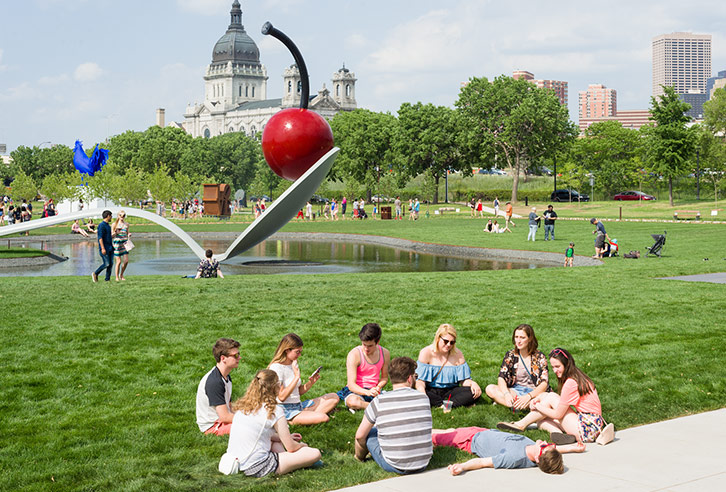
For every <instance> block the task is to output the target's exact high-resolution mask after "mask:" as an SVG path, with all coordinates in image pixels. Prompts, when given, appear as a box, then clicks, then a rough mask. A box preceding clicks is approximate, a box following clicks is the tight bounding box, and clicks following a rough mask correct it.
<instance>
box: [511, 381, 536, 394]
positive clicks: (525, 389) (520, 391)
mask: <svg viewBox="0 0 726 492" xmlns="http://www.w3.org/2000/svg"><path fill="white" fill-rule="evenodd" d="M510 389H513V390H514V392H515V393H517V396H524V395H526V394H527V393H531V392H532V391H534V388H530V387H529V386H522V385H521V384H515V385H514V386H512V387H511V388H510Z"/></svg>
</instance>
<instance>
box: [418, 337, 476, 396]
mask: <svg viewBox="0 0 726 492" xmlns="http://www.w3.org/2000/svg"><path fill="white" fill-rule="evenodd" d="M455 345H456V329H454V327H453V326H451V325H450V324H448V323H445V324H443V325H441V326H439V329H438V330H436V336H434V343H433V344H431V345H427V346H426V347H424V348H422V349H421V352H419V354H418V367H417V369H416V375H417V376H418V381H416V389H417V390H419V391H421V392H422V393H426V395H427V396H428V397H429V401H430V402H431V406H432V407H439V406H442V405H443V403H444V402H445V401H447V400H451V402H452V407H461V406H468V405H473V404H474V402H475V401H476V399H477V398H479V396H480V395H481V388H480V387H479V385H478V384H476V382H475V381H474V380H473V379H471V369H470V368H469V364H467V363H466V359H464V354H462V353H461V350H459V349H458V348H456V346H455Z"/></svg>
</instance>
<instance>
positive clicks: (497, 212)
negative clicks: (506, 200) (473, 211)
mask: <svg viewBox="0 0 726 492" xmlns="http://www.w3.org/2000/svg"><path fill="white" fill-rule="evenodd" d="M497 215H499V198H498V197H494V217H496V216H497Z"/></svg>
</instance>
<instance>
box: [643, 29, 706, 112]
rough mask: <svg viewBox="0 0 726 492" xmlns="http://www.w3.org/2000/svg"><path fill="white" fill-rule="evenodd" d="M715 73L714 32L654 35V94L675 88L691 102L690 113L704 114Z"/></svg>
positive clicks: (685, 99)
mask: <svg viewBox="0 0 726 492" xmlns="http://www.w3.org/2000/svg"><path fill="white" fill-rule="evenodd" d="M710 76H711V35H710V34H692V33H690V32H674V33H671V34H661V35H660V36H656V37H654V38H653V97H658V96H660V95H662V94H663V87H662V86H665V87H669V86H670V87H673V88H674V89H675V91H676V94H678V95H679V96H680V98H681V99H682V100H684V101H686V102H688V103H689V104H691V106H692V107H691V110H690V111H689V112H688V115H689V116H691V117H693V118H698V117H700V116H701V115H702V114H703V103H704V102H706V101H707V100H708V94H707V92H706V84H707V82H708V78H709V77H710Z"/></svg>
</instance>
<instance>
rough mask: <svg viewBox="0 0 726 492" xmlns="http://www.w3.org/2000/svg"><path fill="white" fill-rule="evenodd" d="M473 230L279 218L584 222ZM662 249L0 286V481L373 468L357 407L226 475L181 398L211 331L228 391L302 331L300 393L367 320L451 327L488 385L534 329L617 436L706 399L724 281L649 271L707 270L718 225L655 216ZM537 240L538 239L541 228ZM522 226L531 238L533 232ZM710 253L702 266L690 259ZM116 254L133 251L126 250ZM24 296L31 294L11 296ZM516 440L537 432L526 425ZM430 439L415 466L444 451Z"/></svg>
mask: <svg viewBox="0 0 726 492" xmlns="http://www.w3.org/2000/svg"><path fill="white" fill-rule="evenodd" d="M520 222H521V225H520V227H518V228H517V229H516V230H515V233H514V234H507V235H497V236H494V235H488V234H485V233H482V232H480V229H481V226H482V223H481V221H473V220H470V219H456V218H444V219H436V220H433V219H432V220H429V221H425V220H421V221H419V222H417V223H409V222H403V223H393V222H380V221H378V222H373V221H369V222H363V223H360V222H356V223H353V222H352V221H348V222H339V223H336V224H333V223H322V222H316V223H315V224H306V223H292V224H289V225H288V226H287V227H286V230H301V231H311V230H316V231H328V230H330V231H342V232H362V233H366V234H381V235H388V236H398V237H405V238H409V239H415V240H421V241H428V242H441V243H447V244H468V245H475V246H484V247H502V248H521V249H526V248H532V249H538V250H550V251H557V252H563V251H564V249H565V247H566V244H567V243H568V242H569V241H570V240H573V241H575V243H576V252H577V253H578V254H591V252H592V235H591V230H592V228H591V226H590V225H589V224H587V223H585V222H582V221H580V222H574V221H572V222H567V221H563V222H562V223H561V224H558V226H557V234H558V240H557V241H555V242H547V243H545V242H544V241H537V242H536V243H526V242H525V241H524V238H525V237H526V230H525V229H526V227H525V224H524V222H523V221H520ZM606 225H607V228H608V232H609V233H610V234H611V235H612V236H614V237H618V238H619V239H620V242H621V245H622V248H624V249H640V250H641V252H643V253H645V248H644V246H645V245H647V244H652V240H651V239H650V236H649V234H650V233H653V232H660V231H661V230H662V229H663V228H664V225H663V224H652V223H608V224H606ZM666 228H667V229H668V244H667V246H666V248H667V249H666V256H665V257H663V258H660V259H658V258H641V259H639V260H626V259H621V258H614V259H609V260H606V262H605V265H603V266H600V267H583V268H573V269H564V268H547V269H534V270H510V271H482V272H441V273H425V274H423V273H376V274H346V275H294V276H292V275H291V276H228V277H227V278H225V279H224V280H221V279H220V280H217V281H193V280H186V279H180V278H175V277H159V276H154V277H135V278H134V277H132V278H130V279H129V280H128V281H127V282H124V283H123V284H116V283H115V282H114V283H110V284H106V283H103V282H101V283H99V284H92V283H91V282H90V279H89V278H81V277H56V278H46V277H44V278H2V279H0V302H2V305H3V308H4V309H3V323H2V341H3V343H2V344H1V345H0V360H2V361H3V371H2V373H0V386H1V387H2V399H0V412H1V413H2V416H3V418H2V419H1V420H0V468H1V469H2V474H1V475H0V489H2V490H22V491H26V490H27V491H30V490H88V491H90V490H124V491H126V490H131V491H133V490H144V491H147V490H159V491H161V490H170V489H173V490H202V489H203V490H240V489H241V490H255V491H257V490H262V491H265V490H277V491H288V490H289V491H292V490H296V491H297V490H302V491H306V490H309V491H313V490H329V489H335V488H339V487H343V486H348V485H353V484H356V483H362V482H368V481H372V480H377V479H380V478H384V477H387V476H389V474H387V473H385V472H383V471H382V470H380V469H379V468H378V467H377V466H376V465H375V464H374V463H372V462H370V461H369V462H367V463H365V464H360V463H358V462H356V461H355V459H354V458H353V444H352V441H353V435H354V432H355V429H356V427H357V425H358V423H359V422H360V419H361V418H362V413H361V412H358V413H357V414H355V415H351V414H350V413H348V412H347V411H338V412H337V413H335V414H334V415H333V419H332V421H331V422H330V423H328V424H325V425H320V426H315V427H310V428H297V429H295V430H296V431H300V432H302V433H303V436H304V439H305V440H306V441H307V442H308V443H310V444H311V445H313V446H316V447H319V448H321V449H322V450H323V455H324V458H323V459H324V461H325V463H326V466H325V467H324V468H322V469H319V470H302V471H298V472H295V473H293V474H292V475H289V476H284V477H281V478H277V477H268V478H265V479H260V480H255V479H249V478H245V477H242V476H232V477H225V476H222V475H220V474H219V473H218V472H217V462H218V459H219V457H220V456H221V454H222V453H223V452H224V450H225V448H226V439H223V438H216V437H209V436H203V435H201V434H200V433H199V431H198V429H197V427H196V425H195V416H194V395H195V391H196V386H197V383H198V381H199V379H200V378H201V377H202V375H203V374H204V373H205V372H206V371H207V370H209V369H210V368H211V367H212V365H213V360H212V356H211V345H212V344H213V342H214V340H215V339H216V338H218V337H220V336H231V337H234V338H236V339H238V340H240V341H241V342H242V361H241V363H240V367H239V369H238V370H236V371H235V372H234V373H233V379H234V392H233V396H234V397H237V396H240V395H241V394H242V393H243V391H244V388H245V387H246V384H247V382H248V381H249V379H250V377H251V375H252V374H253V373H254V371H256V370H257V369H259V368H262V367H264V366H266V364H267V363H268V362H269V359H270V357H271V356H272V353H273V352H274V349H275V347H276V345H277V342H278V341H279V339H280V337H281V336H282V335H283V334H285V333H287V332H290V331H294V332H296V333H298V334H300V335H301V336H302V338H303V340H304V341H305V353H304V355H303V358H302V359H301V367H302V368H303V372H311V371H312V370H313V369H314V368H315V367H317V366H318V365H320V364H322V365H323V366H324V369H323V375H322V378H321V380H320V382H319V383H318V384H317V385H316V386H315V387H314V388H313V390H312V391H311V394H312V396H317V395H320V394H321V393H323V392H325V391H335V390H338V389H339V388H340V387H342V386H343V385H344V384H345V368H344V363H345V355H346V353H347V352H348V350H350V348H352V347H353V346H355V345H356V344H357V343H358V338H357V332H358V330H359V329H360V327H361V326H362V325H363V324H364V323H366V322H368V321H376V322H378V323H380V324H381V326H382V327H383V340H382V344H383V345H384V346H385V347H387V348H389V349H390V350H391V353H392V355H393V356H394V357H395V356H398V355H408V356H411V357H416V354H417V352H418V350H419V349H420V348H421V347H422V346H424V345H426V344H428V343H430V342H431V339H432V337H433V333H434V331H435V329H436V327H437V326H438V325H439V324H440V323H442V322H451V323H453V324H454V326H456V327H457V329H458V330H459V339H458V344H457V345H458V346H459V347H460V348H461V349H462V350H463V351H464V354H465V355H466V357H467V360H468V361H469V363H470V365H471V367H472V370H473V374H474V378H475V379H476V380H477V381H478V382H479V383H480V384H481V385H482V386H483V385H484V384H486V383H489V382H494V381H495V378H496V374H497V370H498V366H499V364H500V362H501V358H502V356H503V354H504V352H505V351H506V350H507V349H508V348H509V347H510V345H511V342H510V340H511V333H512V330H513V328H514V327H515V326H516V325H518V324H519V323H523V322H526V323H530V324H532V326H533V327H534V328H535V330H536V333H537V336H538V338H539V341H540V348H541V349H542V350H544V351H545V352H546V351H549V350H550V349H552V348H554V347H555V346H563V347H566V348H568V349H569V350H571V351H572V352H573V354H574V357H575V359H576V361H577V363H578V365H579V366H580V367H582V368H583V369H584V370H585V371H586V372H587V373H588V374H589V375H590V376H591V377H592V378H593V380H594V381H595V382H596V384H597V387H598V392H599V393H600V397H601V400H602V403H603V411H604V415H605V418H606V419H607V420H609V421H612V422H614V423H615V425H616V427H618V428H621V429H622V428H624V427H629V426H634V425H640V424H644V423H648V422H653V421H658V420H663V419H667V418H671V417H676V416H679V415H684V414H688V413H693V412H701V411H705V410H710V409H715V408H719V407H721V406H722V405H723V401H724V398H726V370H724V366H723V362H722V361H723V356H722V355H720V351H721V346H720V344H721V343H723V340H724V336H725V335H726V328H725V327H724V323H723V313H724V311H725V310H726V285H718V284H705V283H691V282H680V281H667V280H658V279H657V277H660V276H670V275H679V274H689V273H707V272H715V271H726V261H724V260H723V259H722V258H723V257H724V256H726V255H725V254H724V249H723V240H724V238H726V234H724V232H725V231H726V229H725V228H724V226H723V225H708V224H702V225H692V224H668V225H667V226H666ZM540 234H541V232H540ZM540 237H541V236H540ZM706 257H708V258H710V259H709V261H703V258H706ZM132 261H133V258H132ZM28 292H34V293H44V294H43V295H28V294H27V293H28ZM433 413H434V424H435V426H436V427H452V426H457V427H458V426H466V425H481V426H487V427H493V426H494V425H495V424H496V422H497V421H499V420H509V419H511V417H512V415H511V411H509V410H508V409H506V408H502V407H500V406H492V405H491V404H489V403H488V401H486V400H484V401H482V402H481V403H480V404H479V405H476V406H475V407H473V408H469V409H457V410H455V411H454V412H452V413H450V414H447V415H443V414H442V413H441V411H440V410H436V409H435V410H434V412H433ZM528 434H529V435H530V436H531V437H535V438H536V437H543V436H544V434H543V433H541V432H539V431H530V432H528ZM465 458H466V456H465V455H464V453H461V452H457V451H455V450H452V449H437V450H436V452H435V454H434V458H433V460H432V464H431V466H432V467H441V466H444V465H446V464H448V463H451V462H453V461H456V460H458V461H462V460H464V459H465Z"/></svg>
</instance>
